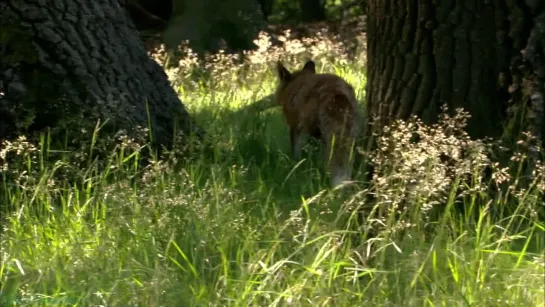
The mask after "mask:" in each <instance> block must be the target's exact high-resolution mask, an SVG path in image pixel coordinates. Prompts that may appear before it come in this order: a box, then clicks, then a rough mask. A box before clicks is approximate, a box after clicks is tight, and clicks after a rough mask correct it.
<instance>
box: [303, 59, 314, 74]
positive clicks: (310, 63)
mask: <svg viewBox="0 0 545 307" xmlns="http://www.w3.org/2000/svg"><path fill="white" fill-rule="evenodd" d="M303 69H304V70H308V71H310V72H312V73H316V64H315V63H314V61H312V60H308V61H307V62H306V63H305V66H303Z"/></svg>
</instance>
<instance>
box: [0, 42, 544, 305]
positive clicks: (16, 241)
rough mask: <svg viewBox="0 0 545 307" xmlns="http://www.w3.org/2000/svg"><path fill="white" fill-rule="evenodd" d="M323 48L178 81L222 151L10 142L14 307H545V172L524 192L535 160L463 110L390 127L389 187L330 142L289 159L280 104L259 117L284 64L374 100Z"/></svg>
mask: <svg viewBox="0 0 545 307" xmlns="http://www.w3.org/2000/svg"><path fill="white" fill-rule="evenodd" d="M261 39H262V40H263V41H266V39H265V38H264V37H262V38H261ZM286 41H287V42H289V40H286ZM323 41H326V42H328V43H327V44H326V45H325V47H324V45H323V44H319V43H318V44H317V45H318V46H322V47H320V48H321V49H320V48H318V49H317V50H318V51H316V50H315V49H308V48H307V49H305V48H300V43H301V42H293V45H291V47H288V46H285V47H283V48H281V49H278V50H277V49H274V48H273V49H272V50H271V49H268V48H262V49H260V50H261V51H259V52H260V53H259V54H255V55H254V57H250V59H253V60H252V61H253V62H252V61H250V62H248V63H244V64H243V65H242V64H241V65H239V66H237V65H235V64H232V62H230V61H229V60H228V59H226V58H219V56H218V58H217V59H216V62H215V63H216V64H215V65H214V66H210V64H207V65H209V66H204V64H203V66H199V67H198V68H201V69H202V67H205V68H206V69H205V70H206V71H207V72H208V73H209V75H208V76H206V77H199V78H193V77H189V75H190V73H191V70H192V69H196V68H195V67H189V68H188V67H186V66H184V65H185V64H184V63H182V64H180V67H179V68H178V71H176V72H174V71H170V72H169V74H170V77H171V80H172V81H173V84H174V86H175V87H176V88H178V89H179V90H180V96H181V98H182V101H183V102H184V105H186V107H187V108H188V109H189V111H190V112H191V114H193V116H194V117H195V118H196V120H197V121H198V122H199V124H200V125H202V126H203V127H204V128H205V129H206V130H207V131H208V132H209V133H208V136H207V140H206V142H207V144H206V145H213V146H199V145H195V147H191V148H186V147H187V146H189V145H187V144H192V143H190V142H188V143H187V144H186V143H184V142H183V141H182V142H180V143H179V144H177V146H179V147H176V151H177V152H176V153H177V154H176V155H166V156H165V157H164V158H162V159H156V158H154V157H153V156H152V157H149V156H146V155H145V154H146V153H147V144H146V141H147V139H146V137H145V135H144V136H142V137H141V138H140V139H136V140H129V139H127V138H125V137H123V136H122V135H121V136H120V137H118V138H116V139H112V140H109V142H106V140H104V139H103V138H101V136H100V134H99V133H98V132H97V131H88V132H87V134H85V135H86V137H87V138H88V143H87V145H86V146H87V147H85V148H81V149H79V150H75V151H68V150H69V149H68V148H52V147H51V146H50V143H49V142H48V139H47V138H44V139H43V140H42V142H41V143H39V144H31V143H29V142H28V141H27V140H25V139H24V138H22V139H19V140H17V141H13V142H12V143H5V144H3V145H4V146H3V147H2V148H1V150H0V154H1V156H0V158H2V160H3V161H5V162H7V163H4V164H2V165H1V167H2V169H1V171H2V172H1V174H0V176H1V178H0V184H1V187H0V191H2V195H0V208H1V209H2V213H3V214H2V217H1V218H2V236H1V238H0V253H1V260H0V284H1V285H0V291H1V292H0V297H1V298H0V305H2V306H13V305H25V306H34V305H55V306H72V305H74V304H77V305H78V306H97V305H102V306H316V305H319V306H331V305H334V306H335V305H336V306H367V305H373V306H375V305H378V306H400V305H407V306H415V305H416V306H436V305H437V306H542V305H543V304H544V299H543V297H544V290H543V274H544V266H543V263H544V262H545V259H544V258H543V252H544V250H545V246H544V245H543V242H544V241H543V240H544V239H545V238H544V235H543V234H544V231H545V225H544V224H543V221H542V220H540V219H539V215H538V213H539V211H540V210H542V207H543V202H542V200H543V191H544V190H545V183H544V177H543V176H544V175H543V174H544V173H545V172H544V171H543V170H545V166H544V165H541V166H540V167H541V169H540V170H537V171H536V173H535V176H534V178H533V181H532V182H531V183H530V184H529V185H527V186H526V185H523V184H522V183H521V182H520V181H519V180H518V179H519V178H518V177H517V176H516V172H514V171H513V170H516V169H517V167H518V166H519V165H520V163H521V162H522V161H523V160H524V155H523V154H520V155H518V156H517V157H516V159H513V161H512V164H511V165H509V166H508V167H507V169H505V168H500V167H499V166H498V165H497V164H495V161H494V160H493V159H492V158H491V157H490V156H489V155H488V154H487V151H486V150H485V149H486V146H485V145H486V144H484V143H483V142H481V141H478V140H469V139H468V138H467V135H465V134H464V133H463V123H464V114H463V113H458V114H457V116H454V117H445V118H444V119H443V121H442V122H441V123H439V124H438V125H436V126H431V127H428V126H425V125H423V124H422V123H420V122H419V121H409V122H397V123H396V124H394V125H392V126H391V127H389V128H388V131H389V132H390V133H389V134H388V135H387V137H386V138H384V139H382V140H381V142H379V144H380V145H381V147H380V150H378V151H377V152H374V153H372V154H371V155H370V157H371V158H372V162H373V163H374V166H375V168H376V173H375V176H374V177H373V178H372V182H371V185H370V186H369V187H364V186H363V185H357V186H356V187H355V188H353V189H352V190H348V192H350V193H344V194H343V193H342V192H339V191H331V190H330V189H329V188H328V185H327V180H325V178H324V175H323V171H322V169H321V168H322V165H321V162H320V160H319V158H317V157H314V155H316V150H315V149H316V148H313V147H312V146H309V148H308V149H309V150H308V152H307V156H305V157H306V158H307V159H306V160H305V161H303V162H302V163H300V164H298V163H297V162H296V161H293V160H292V159H291V158H289V156H288V152H289V150H288V145H289V137H288V133H287V128H286V125H285V124H284V122H283V119H282V117H281V114H280V113H279V109H278V108H274V107H272V108H269V109H266V110H258V111H256V110H255V109H252V108H251V106H253V105H254V103H255V102H256V101H259V100H260V99H263V98H264V97H267V96H268V95H270V94H271V93H272V91H273V90H274V87H275V84H276V79H275V78H276V77H275V75H274V74H273V73H272V72H273V70H271V67H274V66H272V65H273V64H274V61H276V59H277V58H278V56H280V55H281V56H283V58H284V59H285V60H286V62H287V63H288V65H293V66H295V65H301V63H302V62H303V61H304V59H305V56H306V55H305V54H304V52H302V51H301V52H300V50H311V52H315V54H313V56H314V60H315V61H317V63H319V65H318V70H319V71H328V72H333V73H338V74H340V75H342V76H343V77H345V78H346V79H347V80H348V81H349V82H351V83H352V84H353V86H354V87H355V89H356V92H357V94H358V98H359V99H360V100H361V101H362V102H363V99H364V97H365V82H366V79H365V76H364V74H363V72H364V70H363V63H362V62H361V59H359V60H354V62H351V61H348V60H346V58H345V57H344V55H343V54H342V52H341V51H340V50H342V49H341V48H340V47H339V48H337V47H336V46H337V45H334V44H333V42H330V40H328V39H326V38H323ZM328 44H329V45H328ZM320 50H322V51H320ZM324 50H325V51H324ZM290 52H291V53H290ZM320 52H321V53H320ZM224 57H227V56H226V55H225V56H224ZM331 59H337V60H338V61H337V60H331ZM191 61H192V60H191V58H189V59H186V63H193V62H191ZM221 63H223V64H221ZM199 65H200V64H199ZM222 65H223V66H222ZM293 66H292V67H293ZM363 107H364V105H363V103H362V108H363ZM143 133H145V131H143ZM413 133H417V134H418V135H419V142H413V141H412V138H411V136H413V135H412V134H413ZM184 141H187V140H184ZM96 152H101V153H103V154H104V155H103V159H102V160H97V159H94V156H93V155H91V153H96ZM445 155H446V156H448V157H449V158H450V159H444V156H445ZM141 159H146V162H147V163H144V164H142V163H139V162H141V161H140V160H141ZM541 164H543V162H541ZM488 168H489V169H490V173H491V174H490V175H489V176H484V175H485V173H486V171H488V170H487V169H488ZM513 174H515V175H513ZM358 176H359V177H358ZM362 177H363V176H362V174H361V173H358V172H356V179H359V180H362ZM364 188H365V189H364ZM491 190H492V191H493V192H494V193H491ZM507 208H509V210H507ZM356 209H363V210H364V211H363V212H365V215H364V216H363V218H360V217H359V216H358V215H357V214H356Z"/></svg>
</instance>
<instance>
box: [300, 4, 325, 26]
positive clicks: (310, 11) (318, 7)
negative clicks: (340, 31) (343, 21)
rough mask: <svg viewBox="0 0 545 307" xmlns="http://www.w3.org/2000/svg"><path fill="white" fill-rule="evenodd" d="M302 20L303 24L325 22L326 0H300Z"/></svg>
mask: <svg viewBox="0 0 545 307" xmlns="http://www.w3.org/2000/svg"><path fill="white" fill-rule="evenodd" d="M299 1H300V2H299V8H300V9H301V19H302V21H303V22H314V21H324V20H325V18H326V16H325V1H324V0H299Z"/></svg>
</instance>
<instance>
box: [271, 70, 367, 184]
mask: <svg viewBox="0 0 545 307" xmlns="http://www.w3.org/2000/svg"><path fill="white" fill-rule="evenodd" d="M277 73H278V77H279V84H278V87H277V90H276V93H275V98H276V103H277V104H279V105H281V106H282V109H283V113H284V117H285V120H286V122H287V124H288V126H289V128H290V141H291V148H292V156H293V158H295V159H297V160H299V159H301V148H302V145H303V142H304V140H305V139H306V137H307V136H312V137H315V138H317V139H320V140H321V141H322V144H323V145H324V147H325V148H324V149H325V150H324V157H325V158H326V161H327V162H328V168H329V172H330V173H331V184H332V185H333V186H337V185H339V184H341V183H342V182H343V181H345V180H350V177H351V168H352V160H353V159H352V148H353V145H354V141H355V139H356V137H357V135H358V133H359V116H358V109H357V108H358V107H357V100H356V95H355V92H354V88H353V87H352V86H351V85H350V84H348V83H347V82H346V81H345V80H344V79H342V78H341V77H339V76H337V75H334V74H317V73H316V65H315V63H314V62H313V61H311V60H309V61H307V62H306V63H305V65H304V66H303V68H302V69H301V70H299V71H296V72H293V73H291V72H290V71H289V70H287V69H286V68H285V67H284V65H283V64H282V63H281V62H278V63H277Z"/></svg>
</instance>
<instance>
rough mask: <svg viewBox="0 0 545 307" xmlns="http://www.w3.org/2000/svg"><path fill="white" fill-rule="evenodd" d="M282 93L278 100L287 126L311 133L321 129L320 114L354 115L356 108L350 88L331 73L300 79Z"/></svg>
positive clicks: (333, 116) (305, 76)
mask: <svg viewBox="0 0 545 307" xmlns="http://www.w3.org/2000/svg"><path fill="white" fill-rule="evenodd" d="M282 94H283V95H282ZM282 94H281V95H282V96H281V101H282V104H283V110H284V115H285V117H286V121H287V122H288V124H289V125H290V126H297V125H298V126H300V128H301V129H303V130H307V131H308V132H309V133H311V134H312V133H313V131H314V130H316V129H319V126H321V125H320V114H322V115H325V114H329V115H330V116H331V118H338V117H339V116H343V115H344V114H345V113H346V112H348V113H349V114H353V113H354V114H355V112H356V108H357V102H356V97H355V93H354V89H353V88H352V86H350V85H349V84H348V83H347V82H346V81H344V80H343V79H342V78H341V77H339V76H337V75H333V74H307V75H304V76H300V77H299V78H298V79H296V80H294V81H293V82H292V83H291V84H289V85H288V87H287V88H286V89H285V90H284V93H282ZM345 111H346V112H345Z"/></svg>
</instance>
